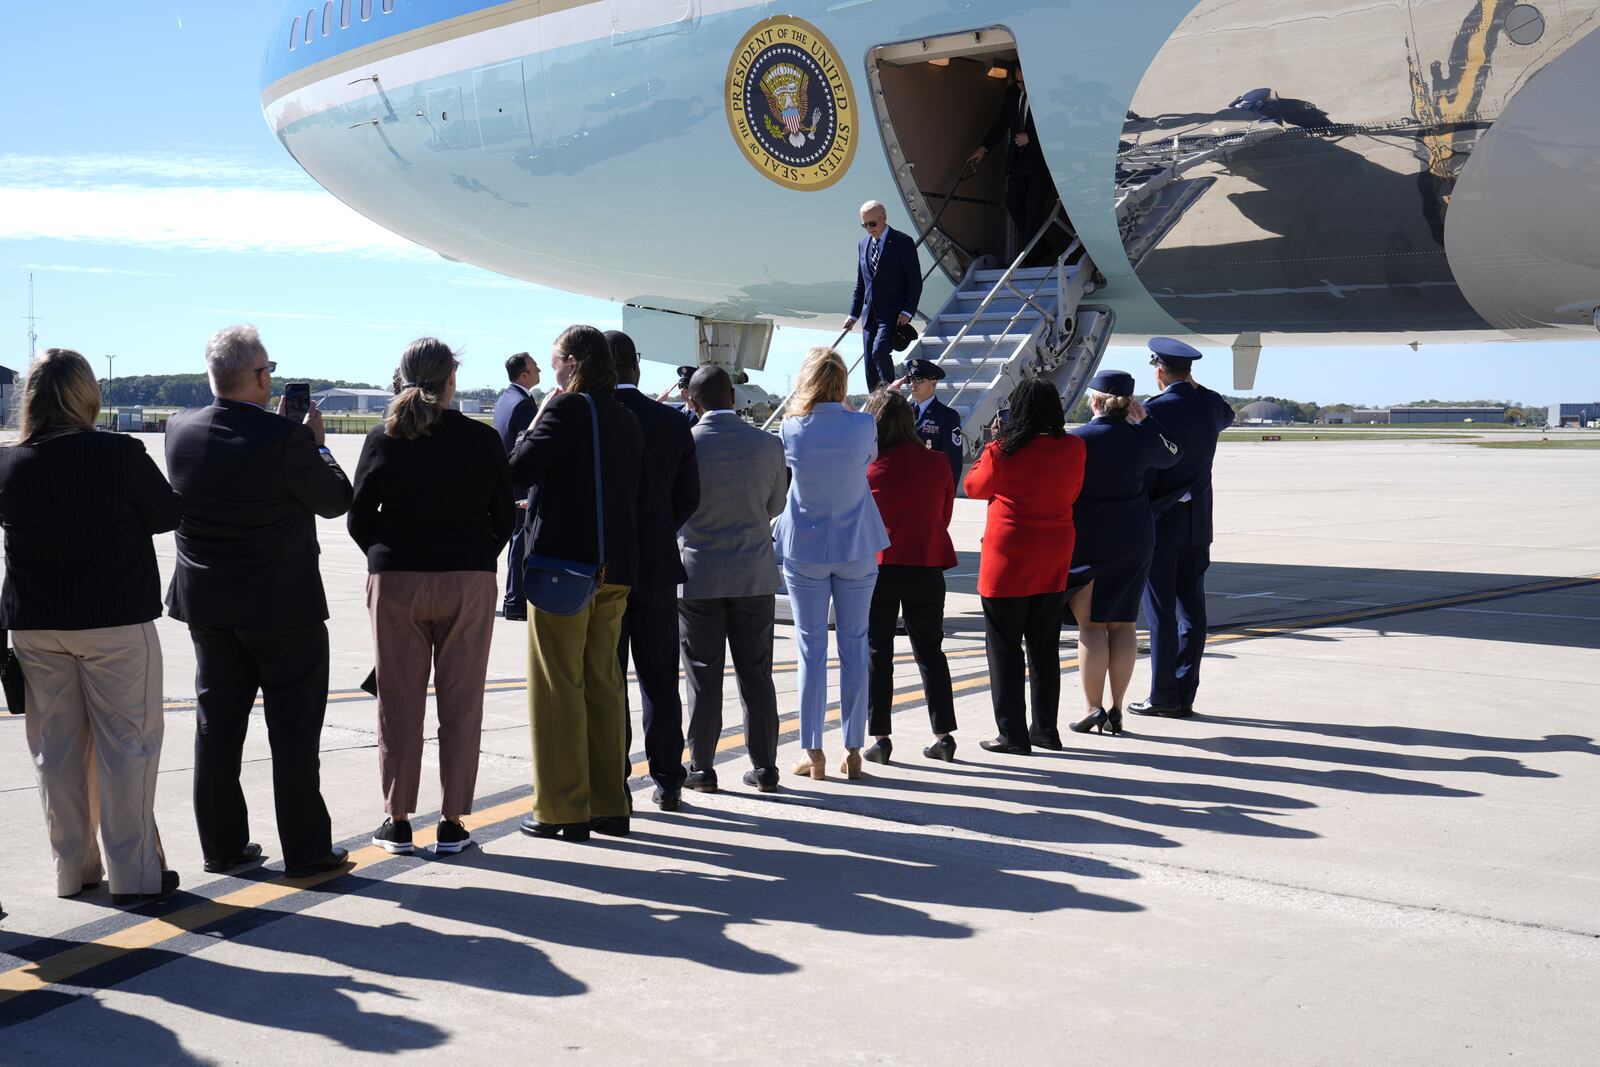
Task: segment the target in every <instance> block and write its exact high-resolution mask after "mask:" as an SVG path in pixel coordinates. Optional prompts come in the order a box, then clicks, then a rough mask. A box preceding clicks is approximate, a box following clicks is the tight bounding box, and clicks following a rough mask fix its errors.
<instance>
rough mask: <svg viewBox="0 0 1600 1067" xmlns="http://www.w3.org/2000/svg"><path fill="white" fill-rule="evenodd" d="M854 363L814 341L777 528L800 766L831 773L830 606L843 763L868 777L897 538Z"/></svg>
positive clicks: (792, 419)
mask: <svg viewBox="0 0 1600 1067" xmlns="http://www.w3.org/2000/svg"><path fill="white" fill-rule="evenodd" d="M848 388H849V371H848V368H846V367H845V365H844V360H843V359H841V358H840V357H839V353H837V352H835V351H834V350H833V349H831V348H813V349H812V350H811V351H810V352H809V353H807V355H806V360H805V363H804V364H803V365H802V366H801V367H800V377H799V382H798V384H797V385H796V386H795V391H794V396H793V397H791V398H790V400H789V406H788V411H787V417H786V418H785V419H784V420H783V450H784V454H785V456H786V457H787V460H788V464H789V470H790V472H791V473H792V475H793V477H792V480H791V481H790V483H789V501H788V503H787V504H786V505H785V506H784V509H783V514H782V515H780V516H779V517H778V521H777V523H776V525H775V526H774V527H773V536H774V539H775V540H776V542H777V549H778V559H779V560H780V561H781V562H782V564H783V583H784V585H785V586H786V587H787V588H788V592H789V603H790V605H791V607H792V608H793V611H794V626H795V640H796V642H797V643H798V644H799V646H800V744H801V745H802V746H804V747H805V750H806V758H805V759H804V760H803V761H801V763H799V764H798V765H797V766H796V767H795V769H794V773H795V774H804V775H810V776H811V777H812V778H814V779H818V780H820V779H822V778H825V777H826V776H827V764H826V763H825V761H824V759H823V755H822V722H823V716H824V715H825V714H826V712H827V707H828V606H829V603H830V602H831V603H832V605H833V615H834V625H835V628H836V632H837V634H838V644H839V705H840V709H841V717H842V718H843V720H844V745H845V758H844V762H843V763H842V764H840V766H839V771H840V773H841V774H843V775H844V776H845V777H846V778H859V777H861V746H862V745H863V744H864V743H865V742H866V736H867V662H868V650H867V614H868V610H869V609H870V608H871V606H872V589H873V586H874V585H876V584H877V581H878V553H879V552H880V551H882V550H883V549H884V548H887V547H888V545H889V535H888V533H887V532H886V531H885V530H884V527H883V519H882V518H880V517H879V515H878V505H877V504H876V503H874V502H873V499H872V490H871V489H870V488H868V486H867V467H868V465H869V464H871V463H872V461H873V460H874V459H875V458H877V455H878V427H877V424H876V423H875V422H874V421H873V418H872V416H871V415H864V414H860V413H857V412H854V411H849V410H847V409H846V408H845V406H844V399H845V394H846V391H847V390H848Z"/></svg>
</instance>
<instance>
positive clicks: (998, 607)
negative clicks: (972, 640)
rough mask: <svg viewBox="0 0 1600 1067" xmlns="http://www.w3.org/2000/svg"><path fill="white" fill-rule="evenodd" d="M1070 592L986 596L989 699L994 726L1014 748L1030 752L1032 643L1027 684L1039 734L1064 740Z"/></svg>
mask: <svg viewBox="0 0 1600 1067" xmlns="http://www.w3.org/2000/svg"><path fill="white" fill-rule="evenodd" d="M1065 599H1066V594H1065V593H1039V594H1037V595H1035V596H1017V597H984V598H983V623H984V635H983V639H984V648H985V650H986V651H987V652H988V658H989V696H990V698H991V699H992V700H993V702H994V722H995V726H996V727H998V728H999V731H1000V732H999V737H1000V740H1001V741H1004V742H1005V743H1006V744H1008V745H1019V746H1021V747H1023V748H1027V747H1029V741H1028V734H1029V729H1028V715H1027V707H1026V705H1025V702H1024V700H1023V674H1024V672H1023V643H1024V642H1026V643H1027V672H1026V673H1027V684H1028V689H1029V690H1030V695H1031V697H1032V701H1033V730H1032V732H1033V733H1038V734H1043V735H1045V736H1046V737H1052V738H1057V737H1059V736H1060V734H1059V731H1058V730H1057V729H1056V717H1057V713H1058V712H1059V711H1060V707H1061V608H1062V604H1063V602H1064V601H1065Z"/></svg>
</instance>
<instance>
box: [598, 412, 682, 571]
mask: <svg viewBox="0 0 1600 1067" xmlns="http://www.w3.org/2000/svg"><path fill="white" fill-rule="evenodd" d="M617 403H619V404H621V405H622V406H623V407H625V408H627V409H628V410H629V411H631V412H633V417H634V418H636V419H638V420H639V429H640V431H641V432H642V433H643V434H644V484H643V486H642V487H641V489H640V492H639V582H638V584H640V585H682V584H683V581H684V579H685V578H686V577H687V575H686V574H685V573H684V570H683V558H682V557H681V556H680V555H679V554H678V530H679V529H680V528H681V527H682V526H683V524H684V523H685V522H686V521H688V518H689V516H690V515H693V514H694V511H695V508H697V507H699V506H700V467H699V465H698V464H697V463H696V462H695V457H694V436H693V435H692V434H691V433H690V432H689V420H688V419H686V418H684V417H683V416H682V415H680V414H679V413H678V412H676V411H674V410H672V409H671V408H669V407H667V405H665V404H658V403H656V402H655V401H654V400H652V399H650V398H649V397H647V396H645V395H644V394H643V393H641V392H640V391H639V390H637V389H618V390H617Z"/></svg>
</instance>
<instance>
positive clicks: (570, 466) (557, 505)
mask: <svg viewBox="0 0 1600 1067" xmlns="http://www.w3.org/2000/svg"><path fill="white" fill-rule="evenodd" d="M594 403H595V407H596V408H597V409H598V410H599V413H600V480H601V488H602V490H603V491H604V493H605V516H606V579H607V581H609V582H611V583H612V584H613V585H627V586H631V585H633V584H634V583H635V582H636V581H637V580H638V574H639V507H640V504H641V500H640V496H641V490H642V489H643V485H642V482H643V468H644V434H643V433H641V432H640V430H639V420H638V419H636V418H634V417H633V416H632V415H631V414H629V412H628V409H627V408H625V407H623V406H622V405H621V404H619V403H617V401H616V398H615V397H614V396H613V395H612V394H610V393H602V394H600V395H598V396H596V397H595V398H594ZM592 442H593V430H592V426H591V423H590V421H589V405H588V404H585V403H584V402H583V397H581V396H579V395H577V394H576V393H564V394H562V395H561V396H558V397H556V398H555V399H554V400H552V401H551V402H550V404H549V406H548V407H546V408H545V409H544V413H543V414H542V415H540V416H539V417H538V418H536V419H535V420H534V422H533V425H532V426H530V427H528V430H527V432H526V433H524V434H523V435H522V437H521V439H520V440H518V441H517V447H516V448H514V449H512V452H511V478H512V480H513V481H517V482H526V483H528V484H529V485H532V486H533V495H532V497H531V498H530V500H531V503H530V504H529V507H528V518H527V522H528V552H529V554H530V555H539V556H554V557H556V558H557V559H568V560H572V561H574V562H577V563H596V562H598V561H599V560H598V556H597V552H596V550H597V548H598V547H599V545H598V542H599V533H598V531H596V530H595V525H594V518H595V506H594V446H593V443H592Z"/></svg>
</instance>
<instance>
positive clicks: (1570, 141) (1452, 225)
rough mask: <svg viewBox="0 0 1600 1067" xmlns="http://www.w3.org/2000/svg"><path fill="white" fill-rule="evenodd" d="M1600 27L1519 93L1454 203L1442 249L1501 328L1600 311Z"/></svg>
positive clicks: (1578, 318)
mask: <svg viewBox="0 0 1600 1067" xmlns="http://www.w3.org/2000/svg"><path fill="white" fill-rule="evenodd" d="M1596 99H1600V31H1595V32H1592V33H1590V34H1589V35H1588V37H1586V38H1585V39H1584V40H1582V41H1579V42H1578V43H1577V44H1575V45H1573V46H1572V48H1571V49H1569V50H1568V51H1567V53H1566V54H1565V55H1563V56H1562V57H1561V58H1560V59H1558V60H1556V61H1555V62H1554V63H1552V64H1550V65H1549V66H1548V67H1546V68H1545V69H1544V70H1542V71H1540V72H1539V75H1538V76H1537V77H1536V78H1534V79H1533V80H1532V81H1530V82H1529V83H1528V84H1527V85H1526V86H1524V87H1523V88H1522V90H1521V91H1520V92H1518V93H1517V95H1516V96H1515V97H1514V98H1513V99H1512V101H1511V102H1510V104H1509V105H1508V106H1507V107H1506V109H1505V111H1504V113H1502V115H1501V116H1500V118H1499V119H1498V120H1497V121H1496V122H1495V124H1494V126H1493V127H1492V128H1491V129H1490V130H1489V132H1488V133H1487V134H1485V135H1484V137H1483V139H1482V140H1481V141H1480V142H1479V144H1478V146H1477V148H1476V150H1475V151H1474V152H1473V155H1472V159H1471V161H1470V162H1469V163H1468V164H1467V166H1466V168H1465V169H1464V170H1463V171H1462V174H1461V178H1460V180H1459V181H1458V182H1457V183H1456V187H1455V192H1454V195H1453V196H1452V198H1451V202H1450V209H1449V215H1448V218H1447V221H1446V228H1445V247H1446V249H1447V252H1448V255H1449V259H1450V266H1451V269H1452V270H1453V271H1454V272H1455V276H1456V279H1457V280H1458V282H1459V283H1460V285H1461V290H1462V292H1463V293H1464V294H1465V295H1466V297H1467V299H1468V300H1470V301H1471V302H1472V305H1473V307H1474V308H1476V309H1477V311H1478V313H1479V314H1480V315H1482V316H1483V317H1484V319H1486V320H1487V321H1488V322H1489V324H1490V325H1491V326H1494V327H1496V328H1499V329H1537V328H1541V327H1552V326H1554V327H1563V326H1565V327H1582V328H1586V329H1587V328H1589V327H1591V325H1592V323H1593V321H1594V315H1595V309H1596V307H1597V306H1600V183H1596V181H1595V177H1594V176H1595V175H1596V174H1600V108H1596V107H1595V103H1594V102H1595V100H1596Z"/></svg>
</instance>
